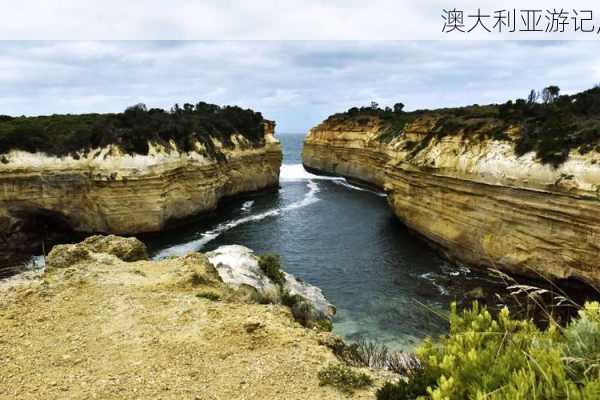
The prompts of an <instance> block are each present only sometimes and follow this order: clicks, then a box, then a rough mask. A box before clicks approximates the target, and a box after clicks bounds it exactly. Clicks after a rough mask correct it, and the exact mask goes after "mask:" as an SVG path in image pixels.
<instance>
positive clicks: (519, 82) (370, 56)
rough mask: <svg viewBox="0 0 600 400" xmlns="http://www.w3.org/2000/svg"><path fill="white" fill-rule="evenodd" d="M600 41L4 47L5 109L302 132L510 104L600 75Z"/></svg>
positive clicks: (0, 49)
mask: <svg viewBox="0 0 600 400" xmlns="http://www.w3.org/2000/svg"><path fill="white" fill-rule="evenodd" d="M599 46H600V44H599V43H598V42H593V41H587V42H586V41H577V42H574V41H571V42H525V41H519V42H516V41H515V42H506V41H505V42H499V41H496V42H483V41H457V42H452V41H443V42H427V41H415V42H408V41H398V42H393V41H376V42H357V41H343V42H332V41H264V42H246V41H236V42H224V41H209V42H197V41H188V42H183V41H181V42H131V41H130V42H102V41H101V42H72V41H71V42H0V114H9V115H22V114H25V115H40V114H52V113H81V112H111V111H121V110H123V109H124V108H125V107H127V106H129V105H132V104H135V103H139V102H143V103H146V104H147V105H148V106H149V107H162V108H170V106H171V105H173V104H174V103H180V104H183V103H186V102H189V103H196V102H198V101H201V100H202V101H207V102H212V103H217V104H236V105H240V106H242V107H249V108H253V109H255V110H257V111H261V112H262V113H263V114H264V115H265V117H267V118H269V119H274V120H275V121H277V124H278V132H279V133H285V132H305V131H306V130H308V129H309V128H310V127H312V126H314V125H315V124H317V123H318V122H320V121H321V120H323V119H324V118H326V117H327V116H328V115H330V114H332V113H334V112H338V111H343V110H346V109H348V108H349V107H351V106H360V105H367V104H369V103H370V102H371V101H377V102H379V103H380V104H381V105H392V104H393V103H395V102H399V101H400V102H403V103H404V104H406V107H407V109H417V108H434V107H441V106H457V105H465V104H473V103H479V104H485V103H492V102H504V101H506V100H508V99H514V98H518V97H525V96H526V95H527V93H528V91H529V90H530V89H531V88H536V89H539V88H542V87H544V86H546V85H548V84H556V85H558V86H560V87H561V89H562V91H563V92H564V93H573V92H577V91H580V90H583V89H586V88H589V87H591V86H593V85H594V84H596V83H598V82H600V52H599V51H598V49H599Z"/></svg>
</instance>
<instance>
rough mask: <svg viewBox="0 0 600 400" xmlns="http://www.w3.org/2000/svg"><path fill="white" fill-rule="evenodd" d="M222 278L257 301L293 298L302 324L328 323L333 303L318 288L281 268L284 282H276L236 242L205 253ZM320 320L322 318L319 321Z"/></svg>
mask: <svg viewBox="0 0 600 400" xmlns="http://www.w3.org/2000/svg"><path fill="white" fill-rule="evenodd" d="M206 256H207V257H208V259H209V260H210V262H211V263H212V264H213V265H214V266H215V267H216V269H217V271H218V272H219V275H220V277H221V279H222V280H223V282H224V283H225V284H227V285H228V286H230V287H233V288H236V289H242V290H250V291H252V292H254V293H255V294H256V295H257V296H258V299H259V301H267V302H271V303H279V302H281V301H283V299H282V296H287V298H294V299H295V300H294V304H289V305H290V306H291V307H292V312H293V314H294V317H295V318H296V320H298V321H299V322H301V323H302V324H303V325H305V326H320V327H323V325H325V326H329V325H330V324H331V319H332V318H333V316H334V315H335V311H336V310H335V307H334V306H333V305H332V304H331V303H329V301H327V299H326V298H325V296H324V295H323V292H322V291H321V289H319V288H318V287H316V286H313V285H310V284H308V283H306V282H303V281H301V280H299V279H298V278H296V277H295V276H293V275H292V274H289V273H287V272H284V273H283V274H284V277H285V282H284V283H283V285H281V286H280V285H277V284H276V283H275V282H273V281H272V280H271V279H270V278H269V277H268V276H267V275H266V274H265V273H264V272H263V271H262V270H261V268H260V267H259V263H258V261H259V259H258V257H257V256H256V255H255V254H254V252H253V251H252V250H250V249H249V248H247V247H244V246H239V245H229V246H221V247H219V248H218V249H216V250H214V251H211V252H209V253H206ZM320 322H324V324H321V323H320Z"/></svg>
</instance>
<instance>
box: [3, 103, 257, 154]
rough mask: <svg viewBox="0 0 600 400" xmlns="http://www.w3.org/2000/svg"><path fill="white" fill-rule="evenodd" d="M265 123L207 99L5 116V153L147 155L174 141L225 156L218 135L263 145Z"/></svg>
mask: <svg viewBox="0 0 600 400" xmlns="http://www.w3.org/2000/svg"><path fill="white" fill-rule="evenodd" d="M264 121H265V120H264V119H263V117H262V115H261V114H260V113H257V112H254V111H252V110H244V109H242V108H240V107H235V106H225V107H220V106H217V105H214V104H207V103H204V102H200V103H198V104H196V105H192V104H184V106H183V108H181V107H179V106H178V105H177V104H176V105H175V106H174V107H173V108H172V109H171V110H170V111H165V110H162V109H158V108H153V109H150V110H148V109H147V108H146V106H145V105H143V104H138V105H136V106H133V107H129V108H128V109H126V110H125V111H124V112H122V113H115V114H81V115H70V114H69V115H51V116H40V117H16V118H12V117H4V118H2V117H0V154H3V153H7V152H8V151H10V150H13V149H15V150H24V151H29V152H45V153H47V154H52V155H58V156H62V155H66V154H74V153H76V152H79V151H87V150H90V149H92V148H97V147H102V146H106V145H109V144H113V145H117V146H119V147H120V148H121V149H122V150H123V151H125V152H128V153H138V154H147V153H148V150H149V148H148V142H152V143H160V144H168V143H169V142H170V141H173V142H175V143H176V144H177V146H178V148H179V149H180V150H183V151H190V150H192V149H193V145H194V143H195V142H200V143H202V144H203V145H204V147H205V149H206V151H205V152H206V155H208V156H211V157H213V158H215V159H219V160H222V159H223V154H222V153H221V152H220V151H219V150H218V149H217V148H216V147H215V146H214V143H213V141H212V139H213V138H215V139H218V140H219V141H221V142H222V143H223V144H224V145H225V146H231V145H232V144H233V142H232V140H231V136H232V135H234V134H240V135H242V136H244V137H245V138H246V139H248V141H249V142H250V143H253V144H258V143H263V142H264V124H263V123H264Z"/></svg>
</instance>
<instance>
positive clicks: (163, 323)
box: [0, 257, 382, 400]
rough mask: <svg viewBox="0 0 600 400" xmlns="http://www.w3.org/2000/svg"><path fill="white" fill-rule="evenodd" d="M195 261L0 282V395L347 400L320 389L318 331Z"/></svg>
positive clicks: (330, 358)
mask: <svg viewBox="0 0 600 400" xmlns="http://www.w3.org/2000/svg"><path fill="white" fill-rule="evenodd" d="M190 260H191V261H190ZM194 262H195V261H194V259H193V258H192V259H184V258H180V259H170V260H165V261H161V262H152V261H138V262H132V263H125V262H122V261H120V260H119V259H117V258H115V257H112V258H111V257H105V260H101V262H96V261H94V262H86V263H83V264H78V265H77V266H75V267H72V268H66V269H55V270H51V271H50V272H48V273H45V274H38V276H37V277H34V278H30V279H12V280H10V281H6V282H4V283H2V284H0V399H202V400H205V399H206V400H213V399H286V400H292V399H341V398H348V397H349V396H348V395H345V394H343V393H341V392H339V391H338V390H337V389H335V388H332V387H328V386H319V382H318V378H317V373H318V371H319V369H320V368H322V367H323V366H325V365H327V364H328V363H330V362H336V359H335V356H334V355H333V354H332V353H331V351H330V350H329V349H328V348H327V347H325V346H323V345H320V344H319V338H322V337H323V335H326V334H323V333H317V332H316V331H311V330H308V329H305V328H303V327H302V326H300V325H299V324H298V323H297V322H295V321H294V320H293V318H292V317H291V314H290V312H289V310H288V309H287V308H286V307H283V306H279V305H259V304H246V303H244V302H242V301H241V300H240V299H236V296H235V295H232V294H231V293H230V292H228V289H225V288H223V287H222V286H221V285H220V284H218V283H215V282H212V281H211V280H210V279H204V278H203V276H202V274H200V279H198V277H199V275H198V274H197V273H196V272H195V269H194V268H196V269H197V266H193V265H192V264H193V263H194ZM207 290H210V291H212V292H215V293H218V294H220V295H221V296H222V300H220V301H212V300H209V299H206V298H203V297H198V296H197V295H198V294H199V293H202V292H205V291H207ZM381 383H382V382H380V381H379V380H378V384H381ZM374 390H375V388H371V389H368V390H362V391H359V392H355V393H354V395H352V396H351V398H354V399H373V398H374Z"/></svg>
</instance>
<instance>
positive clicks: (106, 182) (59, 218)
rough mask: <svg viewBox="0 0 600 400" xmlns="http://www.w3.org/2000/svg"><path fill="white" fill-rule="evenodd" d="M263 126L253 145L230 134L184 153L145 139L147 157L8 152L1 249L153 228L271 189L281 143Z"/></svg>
mask: <svg viewBox="0 0 600 400" xmlns="http://www.w3.org/2000/svg"><path fill="white" fill-rule="evenodd" d="M263 131H264V137H263V138H262V139H261V140H258V141H255V142H251V141H249V140H248V139H247V138H246V137H244V136H242V135H238V134H233V135H232V136H231V137H230V138H228V140H229V141H230V143H228V144H227V145H225V144H223V143H221V142H220V141H219V140H218V139H217V138H209V139H206V140H209V141H210V143H211V146H210V149H207V148H206V147H207V146H206V144H204V143H202V142H199V141H196V142H194V143H193V146H192V149H188V150H187V151H183V150H181V149H180V148H179V147H178V146H177V145H176V144H175V143H174V142H173V141H171V142H170V143H162V144H159V143H149V144H148V153H147V154H135V153H127V152H125V151H123V150H122V148H120V147H119V146H118V145H115V144H109V145H107V146H106V147H101V148H95V149H91V150H85V151H80V152H78V153H75V154H67V155H61V156H57V155H48V154H45V153H37V152H36V153H30V152H27V151H23V150H11V151H10V152H8V153H6V154H4V155H3V156H2V162H1V163H0V249H1V250H8V249H12V250H13V251H14V252H22V253H27V252H29V251H36V252H38V253H39V252H40V251H41V246H40V242H41V239H43V237H42V236H43V235H46V236H48V237H50V238H51V237H52V234H53V232H54V231H67V232H71V231H75V232H88V233H89V232H92V233H115V234H134V233H141V232H155V231H160V230H163V229H164V228H165V227H167V226H168V225H169V224H171V223H176V222H177V221H180V220H182V219H184V218H187V217H190V216H193V215H196V214H200V213H204V212H209V211H212V210H214V209H215V208H216V207H217V205H218V202H219V200H220V199H221V198H223V197H226V196H232V195H236V194H240V193H245V192H252V191H256V190H260V189H265V188H268V187H273V186H277V185H278V183H279V168H280V166H281V159H282V153H281V146H280V144H279V141H278V140H277V139H276V138H275V137H274V135H273V131H274V123H272V122H270V121H265V122H263ZM208 150H210V151H208ZM215 152H217V153H218V156H219V157H215V156H214V153H215ZM211 153H212V154H213V155H211ZM44 230H46V231H47V232H46V233H45V234H44Z"/></svg>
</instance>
